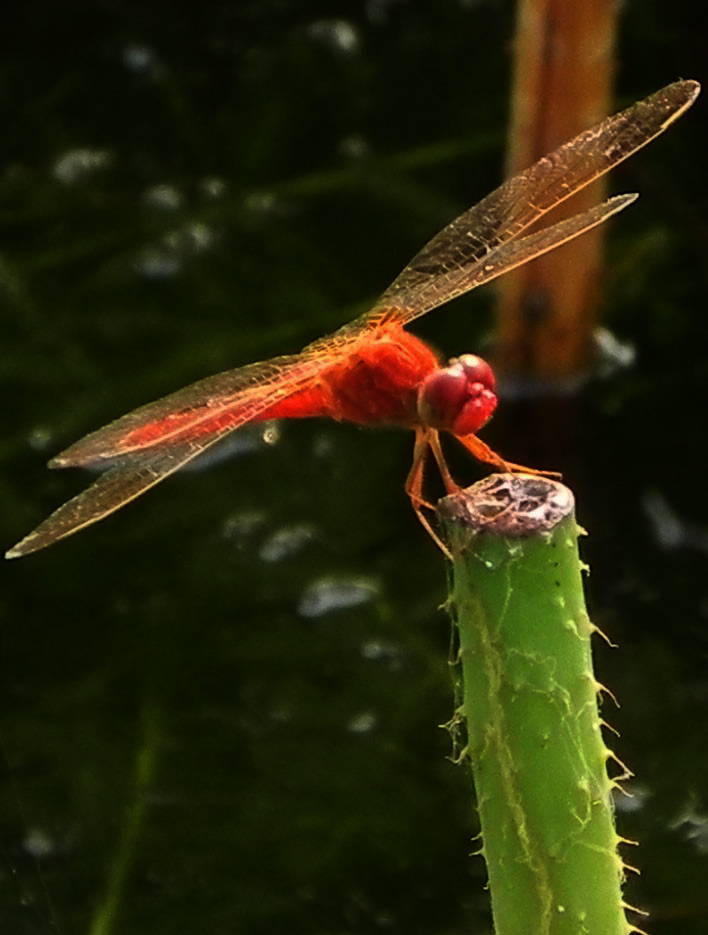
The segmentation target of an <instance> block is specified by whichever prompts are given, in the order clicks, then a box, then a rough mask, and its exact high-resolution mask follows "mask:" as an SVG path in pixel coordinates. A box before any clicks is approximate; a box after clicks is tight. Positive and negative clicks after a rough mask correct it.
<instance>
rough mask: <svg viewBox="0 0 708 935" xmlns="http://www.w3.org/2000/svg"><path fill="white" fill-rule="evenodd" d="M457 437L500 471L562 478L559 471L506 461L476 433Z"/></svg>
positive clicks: (482, 459) (471, 451)
mask: <svg viewBox="0 0 708 935" xmlns="http://www.w3.org/2000/svg"><path fill="white" fill-rule="evenodd" d="M455 438H457V440H458V441H459V442H460V443H461V444H463V445H464V446H465V448H466V449H467V450H468V451H469V452H470V453H471V454H473V455H474V456H475V458H477V460H478V461H483V462H484V463H485V464H491V465H493V466H494V467H495V468H497V470H499V471H506V472H509V473H511V474H533V475H535V476H536V477H552V478H555V479H557V480H560V478H561V475H560V474H559V473H558V472H557V471H541V470H539V469H538V468H532V467H526V466H525V465H523V464H514V462H513V461H505V460H504V458H502V457H501V455H498V454H497V453H496V451H492V449H491V448H490V447H489V445H487V444H485V442H483V441H482V439H481V438H478V437H477V436H476V435H456V436H455Z"/></svg>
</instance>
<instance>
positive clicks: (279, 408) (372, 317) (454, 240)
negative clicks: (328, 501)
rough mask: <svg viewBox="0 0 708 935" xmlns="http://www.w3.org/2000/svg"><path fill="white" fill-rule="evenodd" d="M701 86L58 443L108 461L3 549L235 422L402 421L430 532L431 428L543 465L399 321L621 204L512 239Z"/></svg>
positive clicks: (654, 129) (469, 378) (84, 519)
mask: <svg viewBox="0 0 708 935" xmlns="http://www.w3.org/2000/svg"><path fill="white" fill-rule="evenodd" d="M699 91H700V86H699V85H698V83H697V82H695V81H678V82H676V83H675V84H671V85H669V86H668V87H666V88H664V89H663V90H661V91H658V92H656V93H655V94H653V95H651V96H650V97H648V98H646V99H645V100H643V101H639V102H638V103H636V104H634V105H633V106H632V107H629V108H628V109H627V110H624V111H622V112H621V113H619V114H616V115H615V116H614V117H608V118H607V119H606V120H604V121H603V122H602V123H600V124H598V125H597V126H595V127H592V128H591V129H589V130H586V131H585V132H583V133H581V134H580V135H579V136H576V137H575V138H574V139H572V140H570V141H569V142H568V143H565V144H564V145H563V146H561V147H559V148H558V149H557V150H555V152H553V153H551V154H550V155H548V156H545V157H544V158H543V159H540V160H539V161H538V162H537V163H535V165H533V166H532V167H531V168H530V169H528V170H527V171H526V172H522V173H521V174H520V175H517V176H515V177H514V178H512V179H510V180H509V181H507V182H505V183H504V184H503V185H501V186H500V187H499V188H497V189H496V190H495V191H494V192H492V193H491V195H488V196H487V197H486V198H484V199H483V200H482V201H480V202H479V204H477V205H475V206H474V207H473V208H470V209H469V210H468V211H466V212H465V213H464V214H462V215H461V216H460V217H459V218H457V220H455V221H453V222H452V224H450V225H449V226H448V227H446V228H445V229H444V230H443V231H441V232H440V233H439V234H438V235H437V236H436V237H434V238H433V239H432V240H431V241H430V243H428V244H427V245H426V246H425V247H423V249H422V250H421V251H420V253H418V254H417V255H416V256H415V257H414V258H413V260H412V261H411V262H410V264H409V265H408V266H407V267H406V268H405V269H404V270H403V272H402V273H401V274H400V276H399V277H398V278H397V279H396V280H394V282H393V283H392V284H391V285H390V286H389V287H388V289H387V290H386V291H385V292H384V293H383V295H382V296H381V298H380V299H379V300H378V301H377V302H376V304H375V305H374V307H373V308H372V309H371V310H370V311H368V312H366V313H365V314H364V315H362V316H361V317H360V318H357V320H356V321H354V322H352V323H351V324H348V325H345V326H344V327H343V328H341V329H340V330H339V331H337V332H335V333H334V334H333V335H331V336H329V337H326V338H321V339H320V340H319V341H315V342H314V344H310V345H309V346H308V347H306V348H305V349H304V350H303V351H302V352H301V353H300V354H295V355H292V356H287V357H276V358H274V359H273V360H269V361H266V362H264V363H256V364H249V365H248V366H246V367H241V368H239V369H237V370H230V371H228V372H227V373H220V374H217V375H216V376H212V377H207V378H206V379H205V380H200V381H199V382H197V383H193V384H192V385H191V386H188V387H186V388H185V389H182V390H179V391H178V392H176V393H172V394H171V395H169V396H166V397H164V399H160V400H158V401H157V402H154V403H150V404H148V405H147V406H142V407H141V408H140V409H136V410H135V411H134V412H130V413H128V415H125V416H123V417H122V418H121V419H118V420H117V421H115V422H112V423H111V424H110V425H107V426H105V428H102V429H99V430H98V431H97V432H93V433H92V434H90V435H87V436H86V437H85V438H83V439H82V440H81V441H78V442H76V444H74V445H72V446H71V447H70V448H67V449H66V451H64V452H62V453H61V454H59V455H57V457H55V458H53V459H52V460H51V461H50V462H49V466H50V467H52V468H55V467H62V468H63V467H76V466H91V467H105V468H106V470H105V472H104V473H103V474H102V475H101V476H100V477H99V478H98V479H97V480H96V481H94V483H93V484H92V485H91V486H90V487H89V488H88V489H86V490H85V491H83V493H80V494H79V495H78V496H77V497H74V499H73V500H70V501H69V502H68V503H65V504H64V505H63V506H61V507H59V509H58V510H56V511H55V512H54V513H52V515H51V516H50V517H49V518H48V519H46V520H45V521H44V522H43V523H41V524H40V525H39V526H38V527H37V528H36V529H35V530H34V531H33V532H31V533H30V534H29V535H28V536H26V537H25V538H24V539H22V541H21V542H19V543H18V544H17V545H15V546H14V547H13V548H11V549H10V550H9V551H8V552H7V553H6V557H7V558H17V557H19V556H21V555H26V554H28V553H29V552H34V551H36V550H37V549H42V548H44V547H45V546H47V545H51V544H52V543H53V542H56V541H57V540H59V539H63V538H64V537H65V536H69V535H71V534H72V533H75V532H78V531H79V530H80V529H83V528H84V527H85V526H89V525H91V523H95V522H97V521H98V520H100V519H103V518H104V517H105V516H108V515H109V514H111V513H113V512H114V510H117V509H119V508H120V507H122V506H124V505H125V504H126V503H129V502H130V501H131V500H134V499H135V498H136V497H138V496H140V494H142V493H144V492H145V491H146V490H149V489H150V488H151V487H154V486H155V484H157V483H159V482H160V481H161V480H163V479H164V478H165V477H167V476H168V475H170V474H172V473H174V472H175V471H177V470H178V469H179V468H181V467H182V466H183V465H185V464H187V462H189V461H192V459H194V458H196V457H198V456H199V455H200V454H202V453H203V452H204V451H205V450H206V449H207V448H209V447H210V446H211V445H213V444H215V443H216V442H217V441H219V440H220V439H222V438H223V437H224V436H225V435H228V434H229V433H230V432H233V431H235V430H236V429H238V428H239V427H240V426H242V425H245V424H246V423H251V422H262V421H265V420H268V419H293V418H305V417H308V416H329V417H331V418H334V419H340V420H347V421H351V422H357V423H359V424H361V425H392V426H402V427H405V428H411V429H413V430H414V432H415V445H414V450H413V466H412V467H411V469H410V472H409V474H408V478H407V480H406V484H405V489H406V492H407V494H408V496H409V497H410V499H411V502H412V505H413V509H414V510H415V512H416V514H417V515H418V517H419V519H420V520H421V522H422V523H423V525H424V526H425V528H426V529H427V530H428V532H429V533H430V534H431V535H432V536H433V538H434V539H435V541H436V542H438V544H441V543H440V540H439V539H438V538H437V536H436V535H435V533H434V532H433V530H432V528H431V526H430V523H429V522H428V520H427V519H426V517H425V516H424V514H423V508H424V507H429V504H427V503H426V502H425V500H424V497H423V490H422V485H423V469H424V465H425V461H426V458H427V456H428V453H429V452H432V454H433V457H434V458H435V461H436V462H437V465H438V468H439V469H440V473H441V475H442V479H443V482H444V484H445V487H446V489H447V490H448V491H449V492H454V491H457V490H458V489H459V488H458V486H457V485H456V484H455V482H454V480H453V479H452V477H451V476H450V472H449V470H448V468H447V465H446V463H445V459H444V457H443V453H442V450H441V447H440V439H439V433H440V432H441V431H445V432H449V433H450V434H452V435H454V436H455V437H456V438H457V439H458V440H459V441H460V442H461V443H462V444H463V445H464V446H465V448H467V449H468V450H469V451H470V452H471V453H472V454H473V455H474V456H475V457H476V458H478V459H479V460H481V461H483V462H486V463H488V464H490V465H492V466H493V467H495V468H497V469H498V470H502V471H523V472H529V473H542V472H537V471H534V470H533V469H530V468H525V467H522V466H521V465H516V464H513V463H511V462H509V461H506V460H505V459H504V458H502V457H501V456H500V455H498V454H496V453H495V452H494V451H492V450H491V449H490V448H489V447H488V446H487V445H486V444H485V443H484V442H483V441H482V440H481V439H479V438H478V437H477V432H478V431H479V430H480V429H481V428H482V426H483V425H484V424H485V423H486V422H487V421H488V420H489V418H490V417H491V415H492V413H493V411H494V408H495V406H496V395H495V382H494V375H493V373H492V370H491V368H490V367H489V365H488V364H486V363H485V362H484V361H483V360H481V358H479V357H476V356H474V355H472V354H466V355H463V356H462V357H459V358H457V359H453V360H451V361H450V363H449V365H447V366H442V365H441V363H440V361H439V360H438V357H437V355H436V354H435V353H434V352H433V351H432V350H431V348H430V347H428V345H427V344H425V343H423V341H421V340H420V339H419V338H416V337H415V336H414V335H412V334H410V333H409V332H407V331H405V330H404V328H405V326H406V325H407V324H408V323H409V322H411V321H413V319H414V318H418V317H419V316H420V315H424V314H425V313H426V312H429V311H430V310H431V309H433V308H436V307H437V306H439V305H442V304H443V303H445V302H449V301H450V299H453V298H455V297H456V296H459V295H462V294H463V293H465V292H467V291H468V290H470V289H474V288H475V287H477V286H481V285H482V284H483V283H486V282H489V281H490V280H492V279H495V278H496V277H497V276H501V275H502V273H506V272H507V271H508V270H511V269H514V268H515V267H517V266H520V265H521V264H523V263H527V262H528V261H529V260H532V259H533V258H534V257H537V256H540V255H541V254H543V253H546V252H547V251H548V250H552V249H553V248H554V247H557V246H559V245H560V244H563V243H566V242H567V241H569V240H572V239H573V238H575V237H578V236H579V235H580V234H583V233H585V231H588V230H590V229H591V228H593V227H596V226H597V225H598V224H601V223H602V222H603V221H605V220H607V218H609V217H611V216H612V215H613V214H616V213H617V212H618V211H621V210H622V209H623V208H625V207H627V205H629V204H630V203H631V202H632V201H634V199H635V198H636V197H637V196H636V195H620V196H617V197H615V198H610V199H609V200H608V201H606V202H604V203H603V204H600V205H598V206H596V207H594V208H591V209H590V210H589V211H586V212H584V213H582V214H579V215H576V216H575V217H571V218H569V219H568V220H564V221H560V222H559V223H557V224H554V225H553V226H551V227H547V228H544V229H542V230H539V231H537V232H535V233H531V234H527V235H526V236H524V237H522V238H519V239H517V238H518V237H519V234H521V232H522V231H524V230H525V229H526V228H528V227H529V226H530V225H532V224H533V223H534V222H535V221H537V220H538V219H539V218H540V217H541V216H542V215H543V214H545V213H546V212H547V211H550V210H551V209H552V208H554V207H555V206H556V205H557V204H559V203H560V202H561V201H564V200H565V199H566V198H569V197H570V196H571V195H573V194H574V193H575V192H577V191H579V190H580V189H581V188H584V187H585V186H586V185H588V184H589V183H590V182H592V181H593V180H594V179H596V178H598V177H599V176H601V175H603V174H604V173H605V172H607V171H609V170H610V169H612V168H613V167H614V166H616V165H617V164H618V163H620V162H622V161H623V160H624V159H626V158H627V157H628V156H630V155H632V153H634V152H636V150H638V149H639V148H640V147H642V146H644V145H645V144H646V143H648V142H649V141H650V140H652V139H654V137H656V136H658V135H659V134H660V133H662V132H663V131H664V130H665V129H666V128H667V127H668V126H669V124H671V123H672V122H673V121H674V120H675V119H676V118H677V117H679V116H680V115H681V114H682V113H683V112H684V111H685V110H686V109H687V108H688V107H689V106H690V105H691V104H692V103H693V101H694V100H695V98H696V97H697V95H698V93H699Z"/></svg>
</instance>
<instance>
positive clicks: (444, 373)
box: [418, 354, 497, 435]
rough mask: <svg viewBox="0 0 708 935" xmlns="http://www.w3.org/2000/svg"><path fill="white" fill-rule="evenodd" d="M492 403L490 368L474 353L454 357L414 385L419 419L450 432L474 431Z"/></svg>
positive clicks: (494, 401)
mask: <svg viewBox="0 0 708 935" xmlns="http://www.w3.org/2000/svg"><path fill="white" fill-rule="evenodd" d="M496 405H497V396H496V380H495V379H494V373H493V372H492V368H491V367H490V366H489V364H488V363H487V362H486V361H485V360H482V358H481V357H477V356H476V355H475V354H463V355H462V356H461V357H454V358H453V359H452V360H451V361H450V362H449V364H448V365H447V367H440V368H439V369H437V370H434V371H433V372H432V373H431V374H429V375H428V376H427V377H426V378H425V380H423V382H422V383H421V385H420V387H419V388H418V417H419V418H420V420H421V422H422V423H423V424H424V425H427V426H430V428H433V429H443V430H445V431H447V432H451V433H452V434H453V435H471V434H475V433H476V432H478V431H479V430H480V429H481V428H482V426H483V425H485V424H486V423H487V422H488V421H489V420H490V418H491V417H492V413H493V412H494V410H495V408H496Z"/></svg>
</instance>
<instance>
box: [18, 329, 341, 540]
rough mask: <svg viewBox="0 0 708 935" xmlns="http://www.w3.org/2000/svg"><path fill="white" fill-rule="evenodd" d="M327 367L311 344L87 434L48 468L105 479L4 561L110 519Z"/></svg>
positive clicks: (325, 357)
mask: <svg viewBox="0 0 708 935" xmlns="http://www.w3.org/2000/svg"><path fill="white" fill-rule="evenodd" d="M339 343H341V342H339ZM329 366H331V360H330V358H329V357H328V355H327V354H326V353H321V352H317V351H315V346H313V347H312V349H309V350H307V351H305V352H304V353H303V354H299V355H296V356H293V357H280V358H276V359H274V360H271V361H268V362H267V363H264V364H251V365H250V366H247V367H243V368H241V369H240V370H233V371H230V372H228V373H221V374H217V375H216V376H213V377H208V378H207V379H206V380H201V381H199V383H195V384H192V385H191V386H188V387H185V389H183V390H179V391H178V392H177V393H172V394H171V395H170V396H165V397H164V398H163V399H160V400H157V402H154V403H150V404H148V405H147V406H142V407H141V408H140V409H136V410H135V411H134V412H130V413H128V415H126V416H123V417H122V418H121V419H118V420H117V421H115V422H112V423H111V424H110V425H107V426H105V428H102V429H99V430H98V431H97V432H93V433H92V434H91V435H87V436H86V437H85V438H83V439H81V440H80V441H78V442H77V443H76V444H75V445H72V446H71V447H70V448H67V450H66V451H64V452H62V454H60V455H58V456H57V457H56V458H54V459H53V460H52V461H51V462H50V465H51V466H52V467H69V466H74V465H99V466H100V465H105V466H107V470H106V471H105V473H103V474H102V475H101V476H100V477H99V478H97V480H95V481H94V482H93V484H91V486H90V487H88V488H87V489H86V490H84V491H82V493H80V494H78V496H76V497H74V498H73V499H72V500H69V501H68V502H67V503H65V504H64V505H63V506H60V507H59V509H57V510H55V511H54V513H52V514H51V516H49V517H48V518H47V519H46V520H45V521H44V522H43V523H41V524H40V525H39V526H38V527H37V528H36V529H35V530H34V531H33V532H31V533H30V534H29V535H28V536H26V537H25V538H24V539H22V540H21V541H20V542H18V543H17V545H15V546H13V548H11V549H10V550H9V551H8V552H6V554H5V557H6V558H19V557H20V556H22V555H27V554H28V553H30V552H36V551H37V550H38V549H42V548H44V547H45V546H47V545H51V544H52V543H53V542H57V541H58V540H59V539H63V538H65V537H66V536H69V535H72V534H73V533H75V532H78V531H79V530H80V529H84V528H85V527H86V526H90V525H91V524H92V523H96V522H98V521H99V520H101V519H103V518H104V517H106V516H108V515H110V514H111V513H113V512H115V511H116V510H117V509H119V508H120V507H122V506H125V504H127V503H130V501H131V500H134V499H135V498H136V497H138V496H140V494H142V493H145V491H146V490H149V489H150V488H151V487H154V486H155V484H157V483H159V482H160V481H161V480H164V478H166V477H168V476H169V475H170V474H174V472H175V471H177V470H179V469H180V468H181V467H183V466H184V465H185V464H187V463H188V462H189V461H192V460H193V459H194V458H196V457H198V456H199V455H200V454H202V453H203V452H205V451H206V450H207V449H208V448H211V446H212V445H214V444H216V442H218V441H219V440H220V439H222V438H224V437H225V436H226V435H228V434H229V433H231V432H233V431H234V430H235V429H237V428H239V426H242V425H244V424H245V423H246V422H250V421H254V420H256V419H258V418H259V417H261V418H267V415H264V413H267V412H268V410H270V409H273V408H274V407H277V405H278V404H279V403H280V402H282V401H283V400H285V399H288V398H289V397H292V396H293V395H294V394H295V393H297V391H298V390H299V389H303V388H305V387H309V386H310V385H311V383H312V381H313V379H314V378H315V377H316V376H317V375H318V374H320V373H322V372H323V371H324V370H326V369H327V368H328V367H329Z"/></svg>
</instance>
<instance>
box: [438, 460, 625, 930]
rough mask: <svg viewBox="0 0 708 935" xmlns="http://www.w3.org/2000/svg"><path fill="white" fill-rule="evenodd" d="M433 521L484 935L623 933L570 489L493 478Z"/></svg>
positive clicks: (451, 502)
mask: <svg viewBox="0 0 708 935" xmlns="http://www.w3.org/2000/svg"><path fill="white" fill-rule="evenodd" d="M439 515H440V518H441V520H442V522H443V528H444V530H445V533H446V536H447V541H448V543H449V544H450V547H451V551H452V556H453V573H452V594H451V599H450V608H451V611H452V613H453V616H454V620H455V623H456V626H457V630H458V633H459V676H460V678H461V701H460V707H459V709H458V718H457V722H458V723H459V722H460V721H462V722H463V724H464V727H465V728H466V732H467V745H466V748H465V749H464V751H463V757H462V758H463V759H465V760H468V761H469V763H470V764H471V767H472V773H473V778H474V784H475V789H476V794H477V807H478V810H479V816H480V821H481V828H482V841H483V847H482V851H481V852H482V854H483V855H484V857H485V860H486V863H487V868H488V874H489V888H490V893H491V900H492V912H493V916H494V924H495V928H496V933H497V935H626V933H628V932H630V931H632V926H631V925H630V924H629V923H628V922H627V920H626V917H625V913H624V904H623V902H622V893H621V883H622V879H623V864H622V860H621V858H620V856H619V854H618V852H617V845H618V843H619V841H620V840H621V839H620V838H618V836H617V834H616V833H615V829H614V819H613V809H612V801H611V796H612V789H613V786H614V785H615V782H614V781H613V780H612V779H610V778H609V777H608V775H607V769H606V764H607V760H608V759H609V758H610V757H611V756H612V754H611V753H610V751H609V750H608V749H607V748H606V747H605V744H604V742H603V738H602V731H601V726H602V722H601V720H600V716H599V712H598V704H597V688H598V685H597V683H596V681H595V679H594V677H593V672H592V661H591V654H590V637H591V635H592V633H593V626H592V624H591V623H590V620H589V619H588V615H587V612H586V609H585V603H584V598H583V589H582V581H581V568H580V562H579V558H578V550H577V535H578V528H577V526H576V522H575V516H574V511H573V497H572V494H571V493H570V491H569V490H568V489H567V488H565V487H563V486H562V485H561V484H558V483H555V482H553V481H548V480H546V479H542V478H535V477H528V476H524V475H510V474H509V475H504V474H502V475H494V476H493V477H491V478H487V479H486V480H485V481H482V482H481V483H480V484H477V485H475V486H474V487H472V488H470V489H469V490H466V491H462V492H461V493H460V494H456V495H454V496H452V497H447V498H446V499H445V500H443V501H442V502H441V505H440V508H439Z"/></svg>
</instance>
